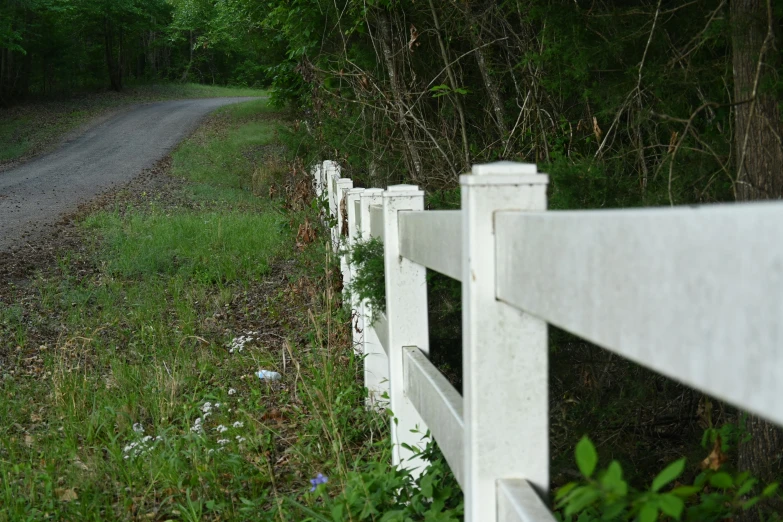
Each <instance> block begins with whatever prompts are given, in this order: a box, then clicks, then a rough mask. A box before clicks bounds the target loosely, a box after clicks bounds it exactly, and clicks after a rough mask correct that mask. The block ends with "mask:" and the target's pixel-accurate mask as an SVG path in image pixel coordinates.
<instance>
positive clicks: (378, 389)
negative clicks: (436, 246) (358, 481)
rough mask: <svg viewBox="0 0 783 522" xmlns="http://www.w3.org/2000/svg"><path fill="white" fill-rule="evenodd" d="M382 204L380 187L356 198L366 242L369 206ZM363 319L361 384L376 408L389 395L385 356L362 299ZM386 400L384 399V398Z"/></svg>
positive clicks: (387, 359) (370, 403) (370, 308)
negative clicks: (362, 372) (362, 375)
mask: <svg viewBox="0 0 783 522" xmlns="http://www.w3.org/2000/svg"><path fill="white" fill-rule="evenodd" d="M382 203H383V189H379V188H372V189H366V190H365V191H364V192H362V194H361V196H360V197H359V213H360V217H359V220H360V221H361V223H362V227H361V239H362V241H368V240H369V239H370V237H371V234H370V206H372V205H381V204H382ZM361 314H362V320H363V322H364V339H363V345H362V348H363V351H364V386H365V387H366V388H367V392H368V398H367V403H368V404H367V406H369V407H377V406H378V405H379V403H380V402H382V401H384V399H383V397H384V396H387V397H388V395H389V358H388V357H387V356H386V352H385V351H384V350H383V346H382V345H381V341H380V339H379V338H378V334H377V333H376V332H375V328H373V326H372V307H371V306H370V303H369V302H368V301H367V300H366V299H365V300H363V301H362V303H361ZM385 400H388V399H385Z"/></svg>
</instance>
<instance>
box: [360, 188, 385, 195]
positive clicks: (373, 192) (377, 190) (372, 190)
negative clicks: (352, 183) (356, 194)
mask: <svg viewBox="0 0 783 522" xmlns="http://www.w3.org/2000/svg"><path fill="white" fill-rule="evenodd" d="M362 194H363V195H365V196H380V195H381V194H383V189H382V188H367V189H364V192H362Z"/></svg>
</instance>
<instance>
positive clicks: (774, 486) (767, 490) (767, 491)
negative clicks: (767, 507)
mask: <svg viewBox="0 0 783 522" xmlns="http://www.w3.org/2000/svg"><path fill="white" fill-rule="evenodd" d="M778 486H779V484H778V483H777V482H773V483H772V484H770V485H769V486H767V487H766V488H764V491H762V492H761V496H762V497H771V496H772V495H773V494H774V493H775V491H777V490H778Z"/></svg>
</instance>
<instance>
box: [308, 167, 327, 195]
mask: <svg viewBox="0 0 783 522" xmlns="http://www.w3.org/2000/svg"><path fill="white" fill-rule="evenodd" d="M310 174H311V175H312V176H313V191H314V192H315V197H316V198H318V199H321V195H322V194H323V193H324V189H325V188H326V186H325V185H326V182H325V181H324V174H325V171H324V168H323V164H320V165H318V164H316V165H313V166H312V167H310Z"/></svg>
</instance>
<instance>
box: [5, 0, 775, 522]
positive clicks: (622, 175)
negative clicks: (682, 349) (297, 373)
mask: <svg viewBox="0 0 783 522" xmlns="http://www.w3.org/2000/svg"><path fill="white" fill-rule="evenodd" d="M781 21H783V1H781V0H361V1H359V0H4V2H3V3H2V4H0V107H2V106H12V105H14V104H18V103H26V102H28V101H30V100H36V99H42V98H47V97H57V96H68V95H71V94H74V93H79V92H91V91H97V90H102V89H103V90H105V89H112V90H117V91H119V90H122V89H123V88H124V86H126V85H128V84H135V83H145V82H167V81H168V82H183V81H191V82H201V83H207V84H219V85H242V86H249V87H269V88H271V96H272V99H273V101H274V102H275V103H276V104H277V105H278V106H280V107H286V108H287V109H288V110H289V111H290V113H291V115H292V118H293V119H294V123H293V130H292V131H291V133H290V135H289V136H287V137H286V139H287V140H288V141H289V143H295V144H296V150H295V153H296V155H298V156H299V157H301V158H303V160H304V162H303V163H302V164H306V163H307V162H308V161H315V160H322V159H327V158H328V159H334V160H337V161H339V162H340V163H341V165H342V166H343V168H344V170H345V171H346V174H345V175H347V176H350V177H352V178H353V179H354V180H357V181H358V182H359V183H361V184H364V185H365V186H368V187H369V186H385V185H386V184H390V183H400V182H406V183H415V184H418V185H420V186H422V187H424V188H426V189H427V191H428V198H429V199H428V205H429V206H430V207H431V208H454V207H456V206H458V205H459V197H458V176H459V175H460V174H462V173H464V172H467V171H468V170H469V167H470V165H471V164H474V163H480V162H489V161H497V160H511V161H522V162H535V163H537V164H538V165H539V169H540V171H542V172H547V173H548V174H549V175H550V176H551V187H550V195H549V202H550V207H551V208H552V209H554V210H562V209H575V208H579V209H586V208H589V209H595V208H618V207H636V206H668V205H690V204H701V203H716V202H732V201H749V200H760V199H780V198H781V197H783V141H782V140H781V134H782V133H783V124H782V123H781V101H783V81H782V80H781V72H783V61H781V54H780V46H781V29H782V26H781ZM431 295H432V296H433V298H432V307H433V309H432V310H431V311H430V313H431V318H432V320H431V324H433V325H435V326H434V331H435V332H436V333H435V334H433V335H435V336H438V339H436V340H435V341H434V342H433V343H432V344H433V346H438V345H439V344H440V345H443V346H448V345H449V343H450V342H451V341H453V339H458V338H459V336H458V334H457V333H455V332H454V330H455V329H458V328H459V325H458V324H457V323H458V317H459V309H458V306H457V305H456V304H455V303H457V302H458V298H455V296H454V289H453V287H450V286H449V285H448V284H446V283H444V282H442V281H438V280H433V281H432V282H431ZM446 359H448V358H446ZM552 361H553V362H552V367H553V370H552V371H553V372H559V373H557V374H556V376H555V377H550V380H551V381H552V387H553V399H552V401H553V404H552V411H553V414H552V415H553V419H554V420H553V428H552V438H553V443H552V444H553V459H555V460H556V461H557V459H562V462H561V465H558V464H557V462H556V463H555V465H554V468H553V482H554V485H555V486H557V485H559V484H562V483H564V482H566V481H567V480H568V465H570V462H571V460H572V453H570V451H571V450H572V448H573V446H574V444H575V442H576V441H577V440H579V437H580V436H581V435H583V434H584V433H585V432H590V434H591V435H595V436H596V437H597V438H598V440H599V444H598V450H599V452H602V451H609V450H607V448H609V447H611V448H613V449H612V450H611V451H610V452H612V453H613V452H614V451H615V450H617V453H623V452H624V454H625V455H626V457H625V458H626V461H625V463H627V464H629V465H633V466H636V467H638V468H639V469H641V470H648V471H649V470H653V469H657V468H659V467H660V463H661V461H662V460H663V461H668V460H672V459H673V458H676V457H677V456H680V455H683V454H688V455H689V456H691V454H692V455H697V454H701V457H702V458H703V457H704V456H706V455H707V454H708V453H709V452H710V449H711V448H713V446H714V444H715V443H716V441H717V447H718V450H719V454H720V455H722V456H723V457H725V459H730V464H731V465H732V466H733V467H734V468H735V469H738V470H750V471H752V472H753V474H754V475H755V476H758V477H759V478H761V479H764V480H773V479H774V478H776V477H779V475H780V466H781V457H780V455H781V454H783V436H782V435H781V433H780V432H779V430H777V429H776V428H774V427H772V426H771V425H769V424H767V423H766V422H764V421H763V420H761V419H758V418H756V417H753V416H747V415H744V414H742V412H736V411H732V409H731V408H728V407H725V406H724V405H720V404H718V403H717V402H714V401H712V400H710V399H709V398H708V397H704V396H702V395H701V394H699V393H696V392H693V391H692V390H688V389H684V388H683V387H681V386H679V385H676V384H674V383H669V382H664V380H662V379H661V378H659V377H656V376H653V375H650V374H647V373H645V372H644V371H643V370H641V369H639V368H636V367H634V366H633V365H631V364H630V363H627V362H623V361H618V360H617V358H612V357H611V356H610V355H608V354H605V353H603V352H601V351H600V350H598V349H596V348H594V347H591V346H588V345H586V344H585V343H583V342H581V341H579V340H577V339H573V338H570V337H569V336H568V335H566V334H564V333H562V332H553V335H552ZM444 364H454V363H453V362H449V361H448V360H446V362H444ZM456 370H458V368H457V369H456ZM456 373H458V371H456ZM553 375H555V373H553ZM575 382H578V383H580V385H579V386H578V387H577V386H575V385H574V383H575ZM629 390H630V391H629ZM608 412H611V415H610V413H608ZM561 416H562V418H560V417H561ZM623 416H631V417H633V419H631V420H629V421H627V422H626V421H624V420H620V419H621V418H622V417H623ZM601 441H603V445H602V444H601ZM700 442H701V444H700ZM613 454H614V453H613ZM724 454H725V455H724ZM723 457H722V458H723ZM566 461H568V464H566V463H565V462H566ZM558 469H559V470H560V471H562V473H561V474H558V472H557V470H558ZM754 513H755V512H754ZM762 516H763V515H762V514H759V513H755V514H754V515H753V517H755V518H748V520H762V518H760V517H762Z"/></svg>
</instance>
